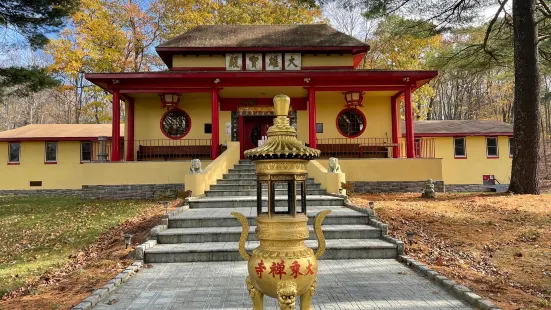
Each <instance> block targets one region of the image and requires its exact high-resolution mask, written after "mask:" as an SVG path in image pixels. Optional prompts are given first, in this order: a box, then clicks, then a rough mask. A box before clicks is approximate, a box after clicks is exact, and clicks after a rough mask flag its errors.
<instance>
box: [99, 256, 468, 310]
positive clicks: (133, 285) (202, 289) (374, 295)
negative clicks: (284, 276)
mask: <svg viewBox="0 0 551 310" xmlns="http://www.w3.org/2000/svg"><path fill="white" fill-rule="evenodd" d="M319 264H320V269H319V279H318V286H317V290H316V295H315V296H314V300H313V306H314V309H316V310H320V309H324V310H325V309H347V310H348V309H400V310H405V309H429V310H430V309H473V308H472V307H470V306H469V305H468V304H466V303H465V302H463V301H461V300H458V299H457V298H455V297H454V296H453V295H451V294H449V293H448V292H446V291H445V290H443V289H442V288H440V287H438V286H437V285H435V284H434V283H433V282H431V281H430V280H428V279H427V278H425V277H423V276H420V275H418V274H416V273H415V272H413V271H412V270H410V269H408V268H407V267H405V266H404V265H402V264H400V263H399V262H397V261H396V260H393V259H357V260H326V261H320V262H319ZM246 269H247V264H246V262H244V261H240V262H196V263H171V264H153V265H152V268H144V269H142V270H141V271H140V272H139V273H138V274H137V275H136V276H133V277H132V278H130V280H129V281H128V282H127V283H124V284H122V285H121V287H120V288H119V289H118V290H116V291H115V292H114V293H113V294H112V295H111V296H109V297H108V298H106V299H105V300H104V301H103V302H101V303H99V304H98V305H96V307H95V308H94V309H95V310H113V309H117V310H119V309H120V310H123V309H148V310H161V309H179V310H184V309H252V303H251V301H250V298H249V296H248V292H247V289H246V287H245V277H246V273H247V270H246ZM109 303H111V304H109ZM264 307H265V309H269V310H272V309H279V307H278V306H277V303H276V300H275V299H272V298H269V297H266V298H265V299H264ZM295 309H299V306H298V302H297V307H296V308H295Z"/></svg>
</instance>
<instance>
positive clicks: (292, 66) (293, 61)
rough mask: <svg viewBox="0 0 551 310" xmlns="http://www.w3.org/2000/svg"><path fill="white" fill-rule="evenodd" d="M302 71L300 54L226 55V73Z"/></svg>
mask: <svg viewBox="0 0 551 310" xmlns="http://www.w3.org/2000/svg"><path fill="white" fill-rule="evenodd" d="M301 69H302V57H301V54H300V53H266V54H262V53H245V54H243V53H227V54H226V70H228V71H262V70H266V71H281V70H290V71H296V70H301Z"/></svg>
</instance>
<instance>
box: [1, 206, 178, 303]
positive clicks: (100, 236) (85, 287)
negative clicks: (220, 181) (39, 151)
mask: <svg viewBox="0 0 551 310" xmlns="http://www.w3.org/2000/svg"><path fill="white" fill-rule="evenodd" d="M1 202H2V200H1V199H0V221H2V220H4V219H5V218H7V217H12V216H24V215H21V214H19V215H18V214H16V213H17V212H13V211H6V210H4V217H3V218H2V216H1V214H2V211H1V209H2V208H3V207H4V205H2V204H1ZM74 203H75V201H73V200H69V201H67V200H64V199H57V200H56V199H55V198H48V200H47V202H46V203H45V204H46V205H48V206H49V205H58V204H59V205H63V206H64V207H60V208H59V209H54V210H53V211H52V210H50V211H51V213H49V214H48V212H47V211H46V210H42V211H41V213H42V214H43V215H42V217H43V218H44V217H45V216H49V217H50V218H54V217H59V216H60V215H59V212H67V211H68V212H71V211H74V213H75V214H78V215H79V216H87V215H88V217H89V218H88V219H86V220H82V219H81V220H80V222H90V221H91V220H92V219H93V220H95V221H96V222H92V223H93V224H90V226H89V227H92V229H98V230H97V231H96V232H95V236H94V238H91V237H90V236H89V234H90V233H91V232H90V231H87V232H86V233H87V234H86V235H85V237H86V238H89V239H91V240H89V242H88V243H87V244H84V246H82V247H80V246H81V244H82V242H73V243H69V245H68V247H69V248H70V246H73V248H72V251H69V254H64V256H63V257H59V255H57V256H56V254H59V253H55V252H54V253H51V254H50V257H56V258H57V259H58V263H57V264H50V265H49V266H48V268H47V269H45V270H43V272H41V273H39V274H37V272H38V271H36V272H34V273H32V274H28V275H27V277H26V278H25V277H22V278H23V279H22V280H23V282H21V283H23V284H22V285H19V286H18V287H16V288H14V289H11V290H9V291H7V292H4V296H3V297H2V302H1V303H0V309H2V307H4V308H5V309H68V308H70V307H71V306H73V305H75V304H77V303H79V302H80V301H81V300H82V299H84V298H86V297H87V296H88V295H89V294H90V293H92V292H93V291H94V290H96V289H98V288H100V287H101V286H103V285H104V284H105V283H106V282H107V281H109V280H110V279H112V278H113V277H114V276H115V275H117V274H118V273H119V272H121V271H122V270H123V269H125V268H126V267H127V266H128V265H130V264H131V262H132V261H131V260H130V259H129V258H128V254H129V253H131V252H132V251H133V249H134V246H135V245H137V244H140V243H142V242H144V241H145V238H146V235H147V234H148V233H149V230H150V229H151V228H152V227H154V226H156V225H159V224H160V220H161V217H162V215H163V214H164V211H165V210H164V207H162V206H161V205H160V204H158V203H155V202H147V201H116V202H112V201H94V202H83V203H82V204H79V206H74V208H75V210H71V205H74ZM90 204H91V205H95V204H97V205H98V206H97V208H96V207H94V208H95V209H96V210H101V211H99V212H92V211H86V212H84V213H85V214H82V213H83V212H79V211H78V210H77V208H80V209H89V208H88V207H83V205H90ZM102 204H103V205H102ZM173 204H174V205H175V204H177V201H175V202H174V203H173ZM22 205H23V207H22V208H18V209H19V210H20V211H21V212H20V213H24V212H25V210H26V208H25V207H24V206H25V205H27V203H26V202H25V203H22ZM109 207H115V208H121V209H119V210H102V209H104V208H109ZM124 208H126V209H124ZM44 209H47V207H46V208H44ZM56 212H57V213H56ZM6 213H9V214H6ZM102 213H103V214H102ZM86 214H87V215H86ZM108 214H109V216H111V217H113V219H111V220H116V221H117V223H116V225H113V224H111V223H110V224H109V225H103V224H105V223H103V222H105V221H106V218H104V216H107V215H108ZM111 220H107V221H108V222H111ZM65 221H75V220H74V219H73V218H68V219H65ZM54 222H55V221H54ZM76 222H79V221H76ZM98 222H99V223H98ZM46 226H48V225H46ZM43 227H44V225H40V226H38V227H37V228H36V230H35V231H34V232H31V233H29V236H32V235H33V234H34V235H36V234H44V229H45V228H43ZM48 227H50V229H52V227H53V226H52V225H51V224H50V225H49V226H48ZM74 227H76V226H74V225H67V226H66V227H60V229H62V230H64V231H65V232H66V231H67V230H72V229H73V228H74ZM33 229H34V228H33V227H29V228H27V230H29V231H32V230H33ZM74 233H75V234H78V232H74ZM125 233H131V234H133V238H132V245H131V246H130V247H128V248H125V245H124V241H123V240H124V234H125ZM46 234H47V231H46ZM30 242H32V244H35V245H36V248H44V247H48V246H49V245H51V244H52V243H55V242H59V241H57V240H54V239H49V238H44V239H41V238H40V237H39V236H37V237H36V238H33V239H31V241H30ZM41 242H42V243H41ZM0 252H1V249H0ZM26 255H27V253H26V252H24V251H23V252H19V256H17V255H14V254H10V257H11V258H10V259H15V260H19V261H23V262H24V259H23V258H24V257H25V256H26ZM0 266H2V268H3V269H4V270H5V271H7V272H9V271H10V269H9V268H10V266H9V265H0ZM18 283H19V282H18Z"/></svg>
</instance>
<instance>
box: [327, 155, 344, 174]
mask: <svg viewBox="0 0 551 310" xmlns="http://www.w3.org/2000/svg"><path fill="white" fill-rule="evenodd" d="M327 172H329V173H342V170H341V166H340V165H339V159H338V158H335V157H331V158H329V169H327Z"/></svg>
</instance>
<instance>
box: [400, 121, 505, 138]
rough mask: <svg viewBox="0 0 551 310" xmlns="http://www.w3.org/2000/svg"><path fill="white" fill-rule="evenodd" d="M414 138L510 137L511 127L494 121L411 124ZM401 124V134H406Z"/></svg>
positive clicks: (403, 125)
mask: <svg viewBox="0 0 551 310" xmlns="http://www.w3.org/2000/svg"><path fill="white" fill-rule="evenodd" d="M413 125H414V131H415V135H416V136H461V135H463V136H491V135H494V136H495V135H500V136H512V135H513V125H512V124H508V123H504V122H500V121H494V120H437V121H417V122H413ZM405 127H406V126H405V124H404V122H402V127H401V128H402V134H405V133H406V128H405Z"/></svg>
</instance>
